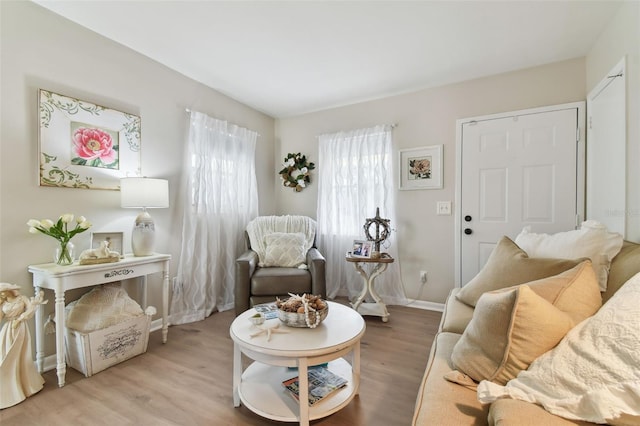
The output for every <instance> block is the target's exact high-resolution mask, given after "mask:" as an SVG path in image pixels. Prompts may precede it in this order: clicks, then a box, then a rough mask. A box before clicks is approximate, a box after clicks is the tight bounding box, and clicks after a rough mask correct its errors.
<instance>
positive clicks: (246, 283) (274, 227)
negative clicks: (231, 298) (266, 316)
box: [235, 216, 327, 316]
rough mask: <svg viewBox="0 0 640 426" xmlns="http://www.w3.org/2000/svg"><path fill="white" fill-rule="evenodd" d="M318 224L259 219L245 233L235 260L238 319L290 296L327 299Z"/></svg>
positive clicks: (290, 219) (296, 218)
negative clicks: (242, 249)
mask: <svg viewBox="0 0 640 426" xmlns="http://www.w3.org/2000/svg"><path fill="white" fill-rule="evenodd" d="M315 236H316V222H315V221H314V220H313V219H311V218H309V217H306V216H259V217H257V218H255V219H254V220H252V221H251V222H250V223H249V224H248V225H247V229H246V232H245V239H246V243H247V250H246V251H245V252H244V253H243V254H242V255H241V256H240V257H238V258H237V259H236V272H235V275H236V281H235V311H236V316H237V315H239V314H241V313H242V312H244V311H246V310H247V309H249V308H250V307H252V306H254V305H257V304H260V303H267V302H273V301H275V300H276V297H280V298H281V299H282V298H286V297H288V293H294V294H304V293H306V294H315V295H320V296H321V297H322V298H323V299H326V296H327V290H326V283H325V260H324V257H323V256H322V254H320V251H318V249H317V248H316V247H315Z"/></svg>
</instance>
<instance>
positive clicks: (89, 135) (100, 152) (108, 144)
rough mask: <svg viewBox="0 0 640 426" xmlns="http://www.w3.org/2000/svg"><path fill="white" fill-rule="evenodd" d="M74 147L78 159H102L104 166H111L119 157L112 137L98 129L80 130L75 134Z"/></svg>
mask: <svg viewBox="0 0 640 426" xmlns="http://www.w3.org/2000/svg"><path fill="white" fill-rule="evenodd" d="M73 146H74V149H75V152H76V154H77V155H78V157H80V158H82V159H84V160H87V161H89V160H95V159H100V161H102V162H103V163H104V164H110V163H113V162H114V161H116V160H117V157H118V153H117V152H116V151H115V150H114V149H113V139H112V138H111V135H110V134H108V133H107V132H105V131H103V130H100V129H96V128H86V127H80V128H78V129H77V130H76V131H75V132H73Z"/></svg>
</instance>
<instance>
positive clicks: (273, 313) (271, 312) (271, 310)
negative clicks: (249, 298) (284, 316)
mask: <svg viewBox="0 0 640 426" xmlns="http://www.w3.org/2000/svg"><path fill="white" fill-rule="evenodd" d="M253 309H255V310H256V311H258V312H260V313H261V314H262V315H264V319H266V320H268V319H273V318H278V307H277V306H276V302H269V303H261V304H259V305H255V306H254V307H253Z"/></svg>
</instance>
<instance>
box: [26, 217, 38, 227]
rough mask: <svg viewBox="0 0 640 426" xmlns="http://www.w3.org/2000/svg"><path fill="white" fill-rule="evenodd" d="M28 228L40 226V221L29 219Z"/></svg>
mask: <svg viewBox="0 0 640 426" xmlns="http://www.w3.org/2000/svg"><path fill="white" fill-rule="evenodd" d="M27 226H31V227H34V226H40V221H39V220H38V219H29V222H27Z"/></svg>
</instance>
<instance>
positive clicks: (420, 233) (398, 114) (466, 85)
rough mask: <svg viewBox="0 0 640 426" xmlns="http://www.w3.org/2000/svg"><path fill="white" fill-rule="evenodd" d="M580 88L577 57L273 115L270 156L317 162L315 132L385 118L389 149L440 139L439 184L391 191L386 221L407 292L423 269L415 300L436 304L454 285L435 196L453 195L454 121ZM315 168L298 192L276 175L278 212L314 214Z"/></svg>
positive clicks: (579, 96) (449, 244)
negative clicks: (393, 215) (390, 216)
mask: <svg viewBox="0 0 640 426" xmlns="http://www.w3.org/2000/svg"><path fill="white" fill-rule="evenodd" d="M585 87H586V82H585V63H584V59H583V58H580V59H574V60H569V61H564V62H559V63H554V64H549V65H545V66H540V67H536V68H531V69H525V70H521V71H516V72H510V73H506V74H501V75H496V76H492V77H487V78H482V79H478V80H472V81H467V82H463V83H459V84H453V85H448V86H443V87H438V88H433V89H427V90H422V91H418V92H414V93H410V94H406V95H401V96H394V97H390V98H385V99H380V100H376V101H371V102H365V103H360V104H356V105H351V106H345V107H342V108H335V109H331V110H326V111H321V112H316V113H311V114H305V115H301V116H298V117H291V118H286V119H280V120H278V122H277V125H276V144H277V145H276V156H277V157H280V158H279V160H278V161H282V158H284V156H285V155H286V154H287V153H288V152H302V153H303V154H306V155H307V156H308V157H309V158H310V161H314V162H317V159H318V145H317V137H316V136H317V135H319V134H322V133H327V132H335V131H339V130H349V129H357V128H362V127H370V126H373V125H375V124H385V123H386V124H390V123H396V124H397V125H398V126H397V127H396V128H395V129H394V131H393V139H394V143H395V145H396V155H397V149H405V148H414V147H420V146H428V145H435V144H443V145H444V154H443V157H444V188H443V189H440V190H419V191H397V193H396V200H397V218H398V223H395V224H392V226H393V227H395V228H396V229H397V230H398V233H397V241H398V243H399V257H400V262H401V272H402V276H403V281H404V286H405V290H406V293H407V296H408V297H409V298H410V299H413V298H416V297H418V293H419V288H420V280H419V271H420V270H427V271H428V276H429V279H428V283H427V285H426V286H425V288H424V290H423V292H422V294H421V295H420V299H421V300H423V301H429V302H435V303H442V302H444V300H445V298H446V296H447V294H448V293H449V290H451V288H453V286H454V256H455V253H454V237H455V236H454V216H453V215H452V216H437V215H436V202H437V201H453V200H454V198H455V158H456V152H455V134H456V128H455V124H456V120H458V119H460V118H465V117H474V116H479V115H486V114H493V113H498V112H505V111H512V110H519V109H526V108H534V107H540V106H545V105H555V104H562V103H567V102H575V101H582V100H584V99H585V96H586V94H585ZM278 153H279V155H278ZM396 162H397V159H394V165H395V164H396ZM317 173H318V171H317V170H316V171H314V172H313V173H312V177H311V178H312V184H311V185H310V186H309V187H308V188H306V189H305V190H304V191H302V192H300V193H295V192H293V191H292V190H291V189H287V188H284V187H282V186H281V185H280V182H279V181H277V179H276V181H277V184H278V187H277V188H276V200H277V211H278V213H299V214H306V215H309V216H312V217H315V216H316V208H317V205H316V198H317V190H318V186H317V184H316V183H315V182H317ZM396 186H397V185H396ZM454 208H455V206H454ZM371 214H372V215H373V214H375V212H371ZM345 250H346V248H345Z"/></svg>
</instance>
